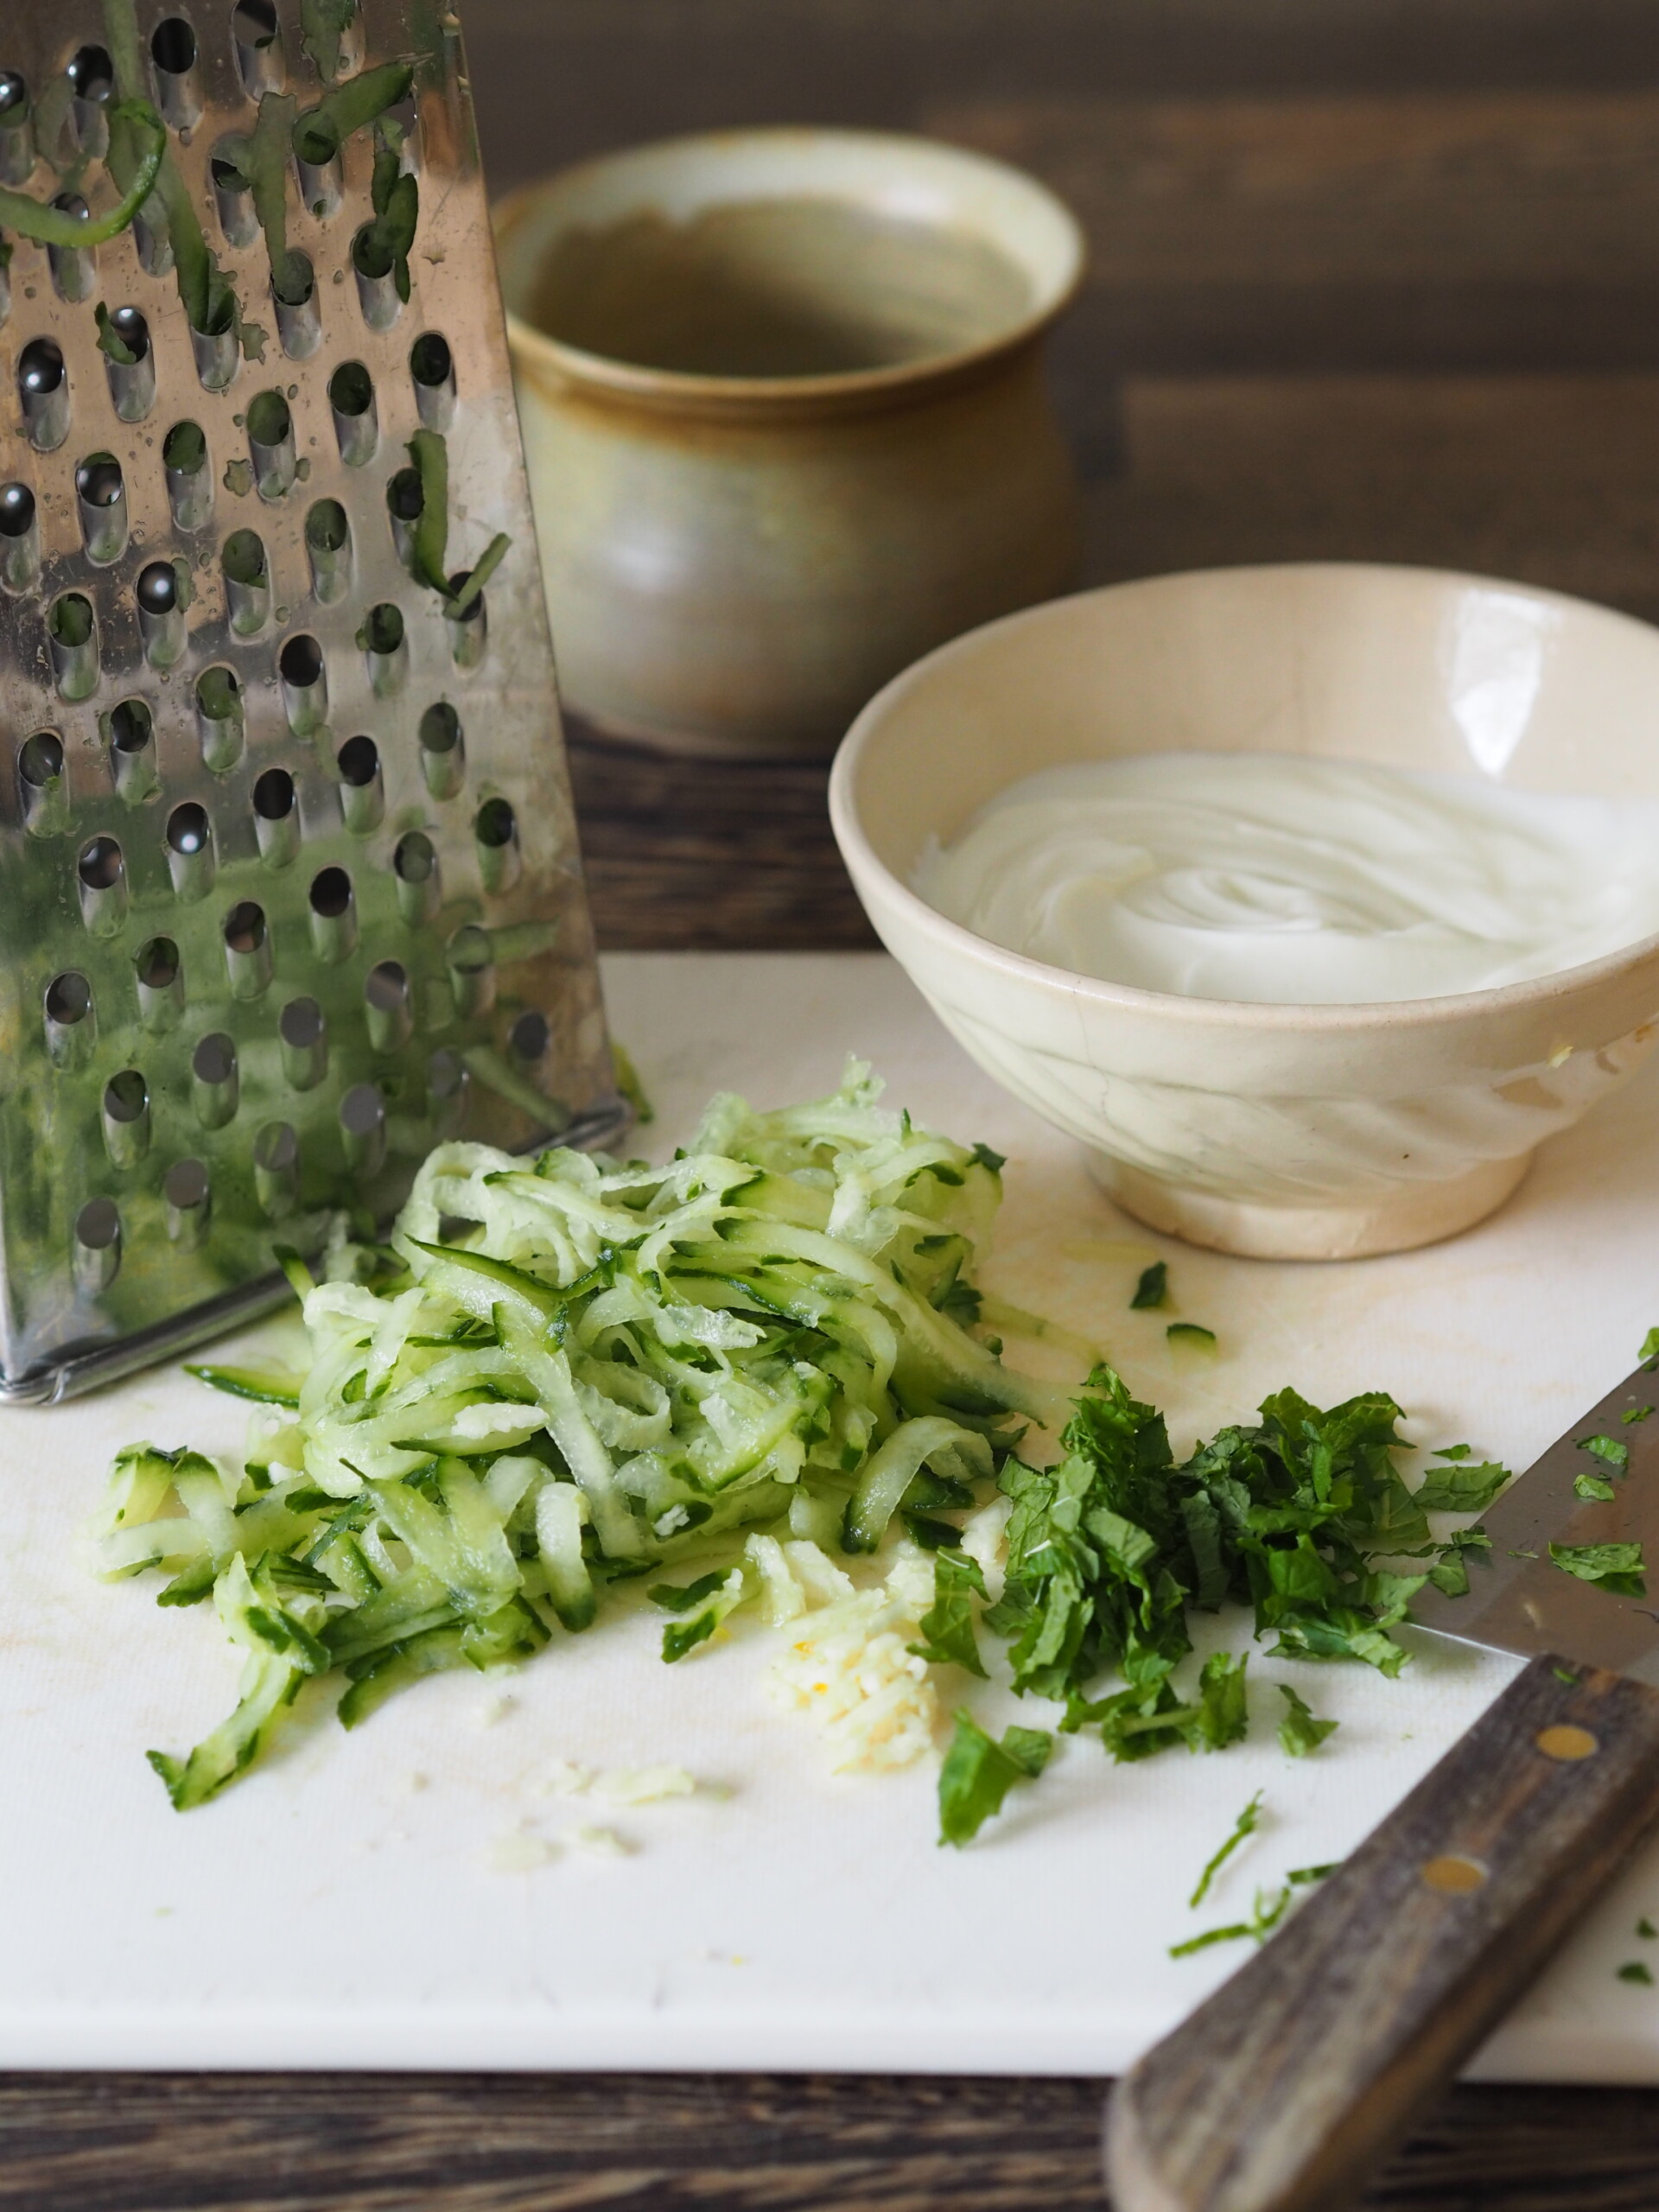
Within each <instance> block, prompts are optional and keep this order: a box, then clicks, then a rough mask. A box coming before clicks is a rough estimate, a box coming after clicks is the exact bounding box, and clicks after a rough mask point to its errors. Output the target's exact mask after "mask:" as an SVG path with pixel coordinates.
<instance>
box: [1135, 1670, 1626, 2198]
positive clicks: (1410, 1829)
mask: <svg viewBox="0 0 1659 2212" xmlns="http://www.w3.org/2000/svg"><path fill="white" fill-rule="evenodd" d="M1656 1822H1659V1690H1652V1689H1649V1688H1646V1687H1645V1686H1644V1685H1643V1684H1642V1683H1640V1682H1635V1681H1630V1679H1629V1677H1628V1676H1626V1675H1614V1674H1606V1673H1604V1672H1602V1671H1600V1670H1599V1669H1593V1668H1579V1667H1573V1666H1569V1665H1568V1664H1567V1662H1565V1661H1564V1660H1560V1659H1554V1658H1550V1657H1545V1658H1541V1659H1535V1660H1534V1661H1533V1662H1531V1664H1530V1665H1529V1667H1528V1668H1527V1669H1526V1671H1525V1673H1524V1674H1522V1675H1520V1676H1518V1677H1517V1679H1516V1681H1514V1682H1512V1683H1511V1684H1510V1688H1508V1689H1507V1690H1506V1691H1505V1692H1504V1694H1503V1696H1502V1697H1501V1698H1499V1699H1498V1700H1497V1703H1496V1704H1495V1705H1494V1706H1493V1707H1491V1710H1490V1711H1489V1712H1488V1713H1485V1714H1484V1716H1483V1717H1482V1718H1481V1719H1480V1720H1478V1722H1477V1723H1476V1725H1475V1726H1474V1727H1472V1728H1471V1730H1470V1731H1469V1733H1468V1734H1467V1735H1466V1736H1465V1737H1464V1738H1463V1739H1462V1740H1461V1742H1459V1743H1458V1744H1456V1745H1453V1746H1452V1750H1451V1751H1448V1752H1447V1753H1446V1757H1445V1758H1443V1759H1442V1760H1441V1761H1440V1764H1439V1765H1438V1766H1437V1767H1435V1768H1434V1770H1433V1772H1432V1773H1430V1774H1428V1775H1427V1776H1425V1777H1424V1778H1423V1780H1422V1781H1421V1783H1418V1785H1417V1787H1416V1789H1414V1790H1413V1791H1412V1793H1411V1795H1410V1796H1408V1798H1407V1799H1406V1800H1405V1802H1404V1803H1403V1804H1402V1805H1401V1806H1400V1807H1399V1808H1397V1809H1396V1810H1395V1811H1394V1812H1393V1813H1391V1814H1390V1815H1389V1817H1388V1819H1387V1820H1386V1821H1383V1824H1382V1826H1381V1827H1378V1828H1376V1829H1374V1830H1373V1831H1372V1833H1371V1834H1370V1835H1369V1836H1368V1837H1367V1838H1366V1840H1365V1841H1364V1842H1363V1844H1361V1846H1360V1847H1359V1848H1358V1850H1357V1851H1356V1852H1355V1853H1354V1854H1353V1856H1352V1857H1351V1859H1348V1860H1347V1861H1346V1862H1345V1863H1344V1866H1342V1868H1341V1869H1340V1871H1339V1872H1337V1873H1335V1874H1333V1875H1332V1876H1331V1878H1329V1879H1328V1880H1327V1881H1326V1882H1325V1884H1324V1885H1322V1886H1321V1887H1320V1888H1319V1890H1318V1891H1315V1892H1314V1893H1313V1896H1312V1897H1310V1898H1309V1899H1308V1901H1307V1903H1306V1904H1305V1905H1304V1906H1303V1907H1302V1908H1301V1910H1300V1911H1299V1912H1297V1913H1296V1914H1295V1915H1294V1916H1293V1918H1292V1919H1291V1920H1290V1921H1289V1922H1288V1923H1287V1924H1286V1926H1285V1927H1284V1928H1283V1929H1281V1932H1280V1933H1279V1934H1278V1935H1277V1936H1274V1938H1273V1940H1272V1941H1271V1942H1269V1943H1268V1944H1267V1945H1266V1946H1265V1947H1264V1948H1262V1950H1261V1951H1259V1952H1258V1953H1257V1954H1256V1955H1255V1957H1254V1958H1253V1959H1252V1960H1251V1961H1249V1964H1248V1965H1247V1966H1245V1967H1243V1968H1242V1969H1241V1970H1240V1971H1239V1972H1238V1973H1237V1974H1235V1975H1234V1976H1233V1978H1232V1980H1230V1981H1229V1982H1227V1983H1225V1984H1224V1986H1222V1987H1221V1988H1220V1989H1218V1990H1217V1992H1216V1993H1215V1994H1214V1996H1212V1997H1211V1998H1209V1999H1207V2000H1206V2001H1205V2003H1204V2004H1203V2005H1200V2006H1199V2007H1198V2011H1197V2012H1194V2013H1193V2014H1192V2018H1190V2019H1189V2020H1187V2021H1186V2022H1185V2023H1184V2024H1183V2025H1182V2026H1180V2027H1179V2028H1177V2029H1176V2030H1175V2031H1174V2032H1173V2034H1172V2035H1169V2036H1166V2037H1165V2038H1164V2040H1163V2042H1162V2043H1160V2044H1158V2045H1156V2047H1155V2048H1154V2050H1150V2051H1148V2052H1147V2056H1145V2057H1144V2058H1143V2059H1142V2060H1141V2062H1140V2063H1139V2065H1137V2066H1136V2067H1135V2068H1134V2069H1132V2071H1131V2072H1130V2073H1128V2075H1125V2077H1124V2078H1123V2080H1122V2082H1119V2083H1118V2085H1117V2088H1116V2091H1115V2093H1114V2094H1113V2096H1112V2099H1111V2102H1110V2105H1109V2108H1108V2113H1107V2126H1106V2176H1107V2181H1108V2184H1109V2190H1110V2193H1111V2201H1112V2204H1113V2207H1114V2208H1115V2212H1330V2208H1335V2207H1339V2206H1340V2207H1345V2206H1347V2205H1348V2204H1350V2202H1351V2198H1352V2195H1353V2192H1354V2191H1355V2190H1356V2188H1357V2186H1358V2185H1359V2184H1360V2183H1362V2182H1363V2178H1364V2177H1365V2175H1366V2174H1367V2172H1368V2171H1369V2170H1370V2167H1371V2166H1372V2165H1373V2164H1374V2163H1375V2161H1376V2159H1377V2158H1379V2157H1380V2156H1381V2155H1382V2154H1383V2152H1386V2151H1387V2150H1389V2148H1390V2147H1391V2146H1392V2145H1394V2144H1395V2142H1396V2141H1397V2140H1398V2139H1399V2138H1400V2137H1401V2136H1402V2135H1403V2134H1404V2133H1405V2132H1406V2130H1407V2128H1408V2126H1409V2125H1410V2123H1411V2121H1412V2120H1413V2118H1414V2115H1415V2114H1416V2113H1417V2112H1418V2110H1419V2108H1420V2107H1421V2106H1422V2105H1423V2104H1424V2103H1425V2102H1427V2101H1428V2100H1429V2099H1431V2098H1432V2097H1433V2094H1434V2093H1435V2091H1436V2090H1438V2089H1439V2088H1441V2087H1442V2086H1443V2085H1444V2084H1445V2083H1446V2082H1447V2081H1449V2080H1450V2078H1451V2076H1452V2075H1453V2074H1454V2073H1455V2072H1456V2070H1457V2068H1458V2067H1459V2064H1460V2063H1461V2062H1462V2061H1463V2060H1464V2059H1465V2057H1466V2056H1468V2055H1469V2053H1470V2052H1471V2050H1474V2048H1475V2047H1476V2045H1477V2044H1479V2043H1480V2041H1481V2040H1482V2038H1483V2037H1484V2036H1486V2035H1487V2034H1488V2033H1489V2031H1491V2029H1492V2028H1493V2027H1495V2026H1496V2025H1497V2022H1498V2021H1499V2020H1500V2019H1501V2018H1503V2014H1504V2013H1505V2012H1507V2011H1508V2010H1509V2008H1510V2005H1512V2004H1513V2003H1514V2001H1515V1999H1516V1997H1518V1996H1519V1995H1520V1993H1521V1992H1522V1990H1523V1989H1525V1988H1526V1986H1527V1985H1528V1984H1529V1982H1530V1981H1531V1980H1533V1978H1534V1976H1535V1974H1537V1973H1538V1971H1539V1969H1540V1968H1541V1967H1542V1966H1543V1965H1544V1963H1545V1961H1547V1960H1548V1957H1549V1956H1550V1955H1551V1953H1552V1952H1553V1951H1554V1949H1555V1948H1556V1947H1557V1945H1558V1944H1560V1942H1561V1940H1562V1938H1563V1937H1564V1936H1566V1935H1567V1931H1568V1929H1570V1928H1571V1927H1572V1926H1573V1923H1574V1922H1575V1921H1576V1920H1577V1919H1578V1918H1579V1917H1580V1914H1582V1913H1583V1912H1584V1910H1586V1907H1587V1906H1588V1905H1589V1904H1591V1903H1592V1900H1593V1899H1594V1897H1595V1896H1596V1894H1597V1892H1598V1891H1599V1890H1600V1889H1601V1887H1602V1885H1603V1884H1604V1883H1605V1881H1606V1880H1607V1878H1609V1876H1610V1875H1611V1874H1612V1873H1613V1872H1614V1871H1615V1870H1616V1869H1617V1868H1618V1866H1620V1865H1621V1864H1622V1862H1623V1861H1624V1859H1627V1858H1628V1857H1629V1856H1630V1853H1631V1852H1632V1851H1633V1850H1634V1849H1635V1848H1636V1847H1637V1845H1638V1844H1639V1843H1641V1841H1642V1840H1643V1838H1644V1837H1645V1836H1646V1835H1647V1834H1649V1832H1650V1830H1651V1829H1652V1828H1653V1827H1655V1825H1656Z"/></svg>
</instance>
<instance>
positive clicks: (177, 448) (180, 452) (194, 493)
mask: <svg viewBox="0 0 1659 2212" xmlns="http://www.w3.org/2000/svg"><path fill="white" fill-rule="evenodd" d="M162 467H163V468H164V469H165V470H166V472H167V499H168V505H169V506H170V507H171V508H172V510H173V520H174V522H175V524H176V525H177V527H178V528H179V529H180V530H199V529H200V527H201V525H202V524H203V523H205V522H206V521H207V518H208V516H209V515H210V514H212V512H213V471H212V470H211V469H210V468H209V467H208V466H207V435H206V434H205V432H204V431H203V429H202V428H201V425H200V423H188V422H186V423H175V424H174V425H173V427H172V429H170V430H169V431H168V434H167V435H166V436H165V437H164V438H163V439H162Z"/></svg>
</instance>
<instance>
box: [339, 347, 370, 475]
mask: <svg viewBox="0 0 1659 2212" xmlns="http://www.w3.org/2000/svg"><path fill="white" fill-rule="evenodd" d="M328 404H329V406H330V408H331V409H332V410H334V436H335V439H336V441H337V442H338V443H339V446H340V459H341V460H342V461H344V462H345V463H346V467H348V468H361V467H363V465H364V464H365V462H366V461H372V460H373V458H374V449H375V448H376V446H377V445H378V443H379V442H380V422H379V416H378V410H377V409H376V406H375V399H374V378H372V376H371V375H370V374H369V372H368V371H367V370H366V369H365V367H364V365H363V364H362V362H361V361H342V362H341V363H340V366H339V367H338V368H337V369H336V370H335V371H334V374H333V376H331V377H330V378H329V379H328Z"/></svg>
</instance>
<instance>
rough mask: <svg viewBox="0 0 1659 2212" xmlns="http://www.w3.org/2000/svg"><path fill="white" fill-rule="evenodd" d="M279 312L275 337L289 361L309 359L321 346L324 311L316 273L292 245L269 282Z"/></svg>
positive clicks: (307, 258) (305, 257)
mask: <svg viewBox="0 0 1659 2212" xmlns="http://www.w3.org/2000/svg"><path fill="white" fill-rule="evenodd" d="M270 298H271V304H272V306H273V307H274V308H276V310H277V337H278V338H279V339H280V340H281V341H282V347H283V353H286V354H287V355H288V357H289V359H290V360H293V361H306V360H309V359H310V358H311V356H312V354H313V353H315V352H316V350H317V347H318V346H320V345H321V343H322V311H321V308H320V307H319V306H318V304H317V272H316V270H315V268H314V267H313V266H312V263H311V257H310V256H309V255H308V254H304V253H302V252H301V251H300V250H299V248H298V247H297V246H290V247H289V251H288V258H287V260H286V261H285V262H284V263H283V267H282V269H281V270H280V272H279V271H277V270H273V271H272V272H271V279H270Z"/></svg>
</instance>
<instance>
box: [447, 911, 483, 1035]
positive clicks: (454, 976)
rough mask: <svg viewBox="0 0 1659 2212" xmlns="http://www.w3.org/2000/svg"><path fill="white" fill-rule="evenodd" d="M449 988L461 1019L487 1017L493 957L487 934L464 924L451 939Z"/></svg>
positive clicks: (478, 928) (470, 924) (449, 946)
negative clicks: (480, 1015) (477, 1016)
mask: <svg viewBox="0 0 1659 2212" xmlns="http://www.w3.org/2000/svg"><path fill="white" fill-rule="evenodd" d="M446 958H447V960H448V967H449V988H450V990H451V991H452V992H453V993H454V1001H455V1007H456V1010H457V1011H458V1012H459V1013H460V1014H462V1015H471V1014H487V1013H488V1012H489V1010H490V1008H491V1007H493V1005H494V1003H495V954H494V952H493V950H492V949H491V945H490V938H489V932H488V931H486V930H481V929H480V927H479V926H478V924H477V923H476V922H467V923H464V924H463V925H462V926H461V928H460V929H458V930H457V931H455V933H454V936H453V937H452V938H450V940H449V944H448V949H447V952H446Z"/></svg>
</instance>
